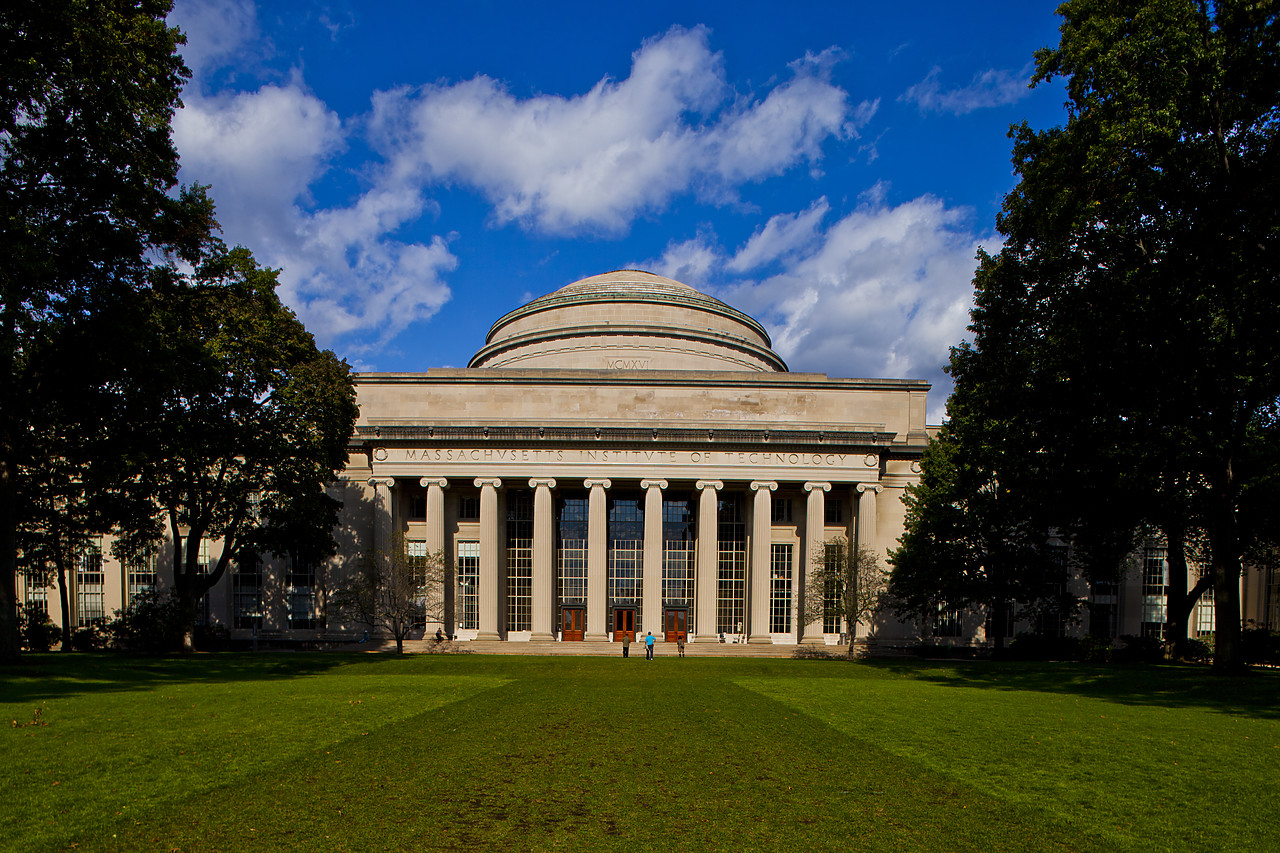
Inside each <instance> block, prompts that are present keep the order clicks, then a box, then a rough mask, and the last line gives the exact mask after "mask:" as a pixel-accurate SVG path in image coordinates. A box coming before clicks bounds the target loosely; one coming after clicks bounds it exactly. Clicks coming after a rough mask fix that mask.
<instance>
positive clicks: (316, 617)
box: [287, 557, 320, 628]
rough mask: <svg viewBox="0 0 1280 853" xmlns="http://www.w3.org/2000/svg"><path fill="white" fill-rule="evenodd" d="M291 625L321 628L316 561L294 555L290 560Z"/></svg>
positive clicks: (294, 626)
mask: <svg viewBox="0 0 1280 853" xmlns="http://www.w3.org/2000/svg"><path fill="white" fill-rule="evenodd" d="M287 580H288V587H289V627H290V628H319V627H320V611H319V607H318V606H317V604H318V601H317V599H318V590H317V589H316V567H315V564H314V563H310V562H305V561H303V560H299V559H298V558H296V557H293V558H291V559H290V560H289V576H288V578H287Z"/></svg>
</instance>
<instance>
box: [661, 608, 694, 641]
mask: <svg viewBox="0 0 1280 853" xmlns="http://www.w3.org/2000/svg"><path fill="white" fill-rule="evenodd" d="M662 636H663V639H664V640H666V641H667V642H668V643H674V642H676V641H677V640H687V639H688V638H689V611H688V610H685V609H684V608H679V609H669V610H666V611H665V612H663V614H662Z"/></svg>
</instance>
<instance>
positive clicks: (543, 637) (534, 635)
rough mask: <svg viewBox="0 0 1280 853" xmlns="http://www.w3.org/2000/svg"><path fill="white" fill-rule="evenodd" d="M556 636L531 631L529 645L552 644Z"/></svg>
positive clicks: (544, 632)
mask: <svg viewBox="0 0 1280 853" xmlns="http://www.w3.org/2000/svg"><path fill="white" fill-rule="evenodd" d="M555 641H556V635H555V634H553V633H551V632H550V631H532V632H530V634H529V642H531V643H554V642H555Z"/></svg>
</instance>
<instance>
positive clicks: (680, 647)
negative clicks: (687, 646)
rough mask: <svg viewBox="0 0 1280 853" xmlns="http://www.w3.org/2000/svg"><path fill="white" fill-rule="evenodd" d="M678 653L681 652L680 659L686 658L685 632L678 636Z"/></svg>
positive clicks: (679, 633)
mask: <svg viewBox="0 0 1280 853" xmlns="http://www.w3.org/2000/svg"><path fill="white" fill-rule="evenodd" d="M676 651H678V652H680V657H684V631H680V632H678V633H677V634H676Z"/></svg>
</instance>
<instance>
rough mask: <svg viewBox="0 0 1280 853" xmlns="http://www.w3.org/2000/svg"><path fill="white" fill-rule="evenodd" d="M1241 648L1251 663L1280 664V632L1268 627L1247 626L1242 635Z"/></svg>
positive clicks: (1245, 657)
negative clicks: (1270, 629)
mask: <svg viewBox="0 0 1280 853" xmlns="http://www.w3.org/2000/svg"><path fill="white" fill-rule="evenodd" d="M1241 649H1242V651H1243V654H1244V659H1245V660H1246V661H1247V662H1249V663H1265V664H1270V665H1271V666H1280V634H1277V633H1272V632H1271V631H1268V630H1267V629H1266V628H1247V629H1245V631H1244V632H1243V635H1242V637H1241Z"/></svg>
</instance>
